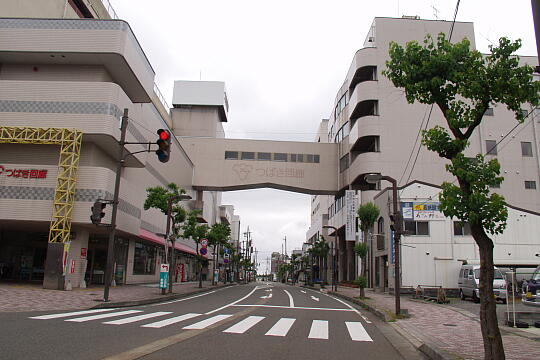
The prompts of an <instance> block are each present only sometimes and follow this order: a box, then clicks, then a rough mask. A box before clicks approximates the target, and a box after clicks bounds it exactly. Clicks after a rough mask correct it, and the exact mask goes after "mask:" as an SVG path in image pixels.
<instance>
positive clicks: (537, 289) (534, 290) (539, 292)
mask: <svg viewBox="0 0 540 360" xmlns="http://www.w3.org/2000/svg"><path fill="white" fill-rule="evenodd" d="M522 289H523V293H525V295H526V297H527V298H533V299H534V298H536V299H540V265H538V267H537V268H536V270H534V273H533V274H532V276H531V278H530V279H529V280H524V281H523V285H522Z"/></svg>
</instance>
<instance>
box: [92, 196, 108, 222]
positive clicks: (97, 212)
mask: <svg viewBox="0 0 540 360" xmlns="http://www.w3.org/2000/svg"><path fill="white" fill-rule="evenodd" d="M106 206H107V203H105V202H103V201H101V200H96V202H94V205H93V206H92V215H90V220H92V223H93V224H96V225H97V224H99V223H101V219H103V217H104V216H105V212H104V211H103V210H105V207H106Z"/></svg>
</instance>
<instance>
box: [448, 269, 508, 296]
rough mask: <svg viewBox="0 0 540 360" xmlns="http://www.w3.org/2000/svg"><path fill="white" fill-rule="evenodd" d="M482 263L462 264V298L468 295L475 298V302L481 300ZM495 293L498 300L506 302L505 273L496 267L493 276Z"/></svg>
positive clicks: (460, 288)
mask: <svg viewBox="0 0 540 360" xmlns="http://www.w3.org/2000/svg"><path fill="white" fill-rule="evenodd" d="M479 282H480V265H462V266H461V270H460V271H459V279H458V286H459V296H460V298H461V300H464V299H465V298H467V297H470V298H472V299H473V301H474V302H476V303H478V302H480V289H479ZM493 293H494V295H495V298H496V299H497V300H500V301H502V302H503V303H504V304H505V303H506V281H505V279H504V276H503V274H502V273H501V271H500V270H499V269H497V268H495V274H494V278H493Z"/></svg>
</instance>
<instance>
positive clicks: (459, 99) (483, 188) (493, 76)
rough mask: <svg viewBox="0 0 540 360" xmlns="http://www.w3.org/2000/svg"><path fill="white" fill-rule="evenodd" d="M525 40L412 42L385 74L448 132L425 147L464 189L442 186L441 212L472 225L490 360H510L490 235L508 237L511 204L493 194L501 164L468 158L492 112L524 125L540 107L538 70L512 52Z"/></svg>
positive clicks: (438, 131)
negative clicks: (476, 44) (503, 111)
mask: <svg viewBox="0 0 540 360" xmlns="http://www.w3.org/2000/svg"><path fill="white" fill-rule="evenodd" d="M520 46H521V41H520V40H517V41H515V42H512V41H510V40H508V39H506V38H501V39H500V40H499V44H498V46H490V54H489V55H486V56H484V55H482V54H480V52H478V51H475V50H471V48H470V42H469V40H467V39H464V40H462V41H461V42H458V43H455V44H452V43H450V42H449V41H448V40H447V39H446V38H445V36H444V34H440V35H439V36H438V38H437V39H436V40H433V39H432V38H431V37H430V36H427V37H426V39H425V40H424V44H423V45H420V44H418V42H415V41H413V42H409V43H407V45H406V46H405V47H402V46H400V45H398V44H396V43H392V44H390V60H389V61H387V63H386V66H387V69H386V70H385V71H384V74H385V75H386V76H387V77H388V78H389V79H390V80H391V81H392V82H393V84H394V85H395V86H396V87H399V88H403V89H404V90H405V95H406V98H407V101H408V102H409V103H413V102H414V101H418V102H420V103H423V104H432V105H437V107H438V108H439V109H440V111H441V112H442V114H443V116H444V118H445V119H446V125H447V127H443V126H435V127H434V128H432V129H429V130H427V131H424V132H423V134H422V144H423V145H425V146H426V147H427V148H428V149H429V150H431V151H434V152H436V153H437V154H439V156H440V157H442V158H444V159H447V160H448V161H449V162H450V163H449V164H447V165H446V170H447V171H448V172H450V173H451V174H452V175H454V176H455V177H456V180H457V185H455V184H453V183H449V182H445V183H443V184H442V191H441V193H440V196H439V199H440V202H441V210H442V212H443V213H444V214H445V215H446V216H449V217H456V218H458V219H459V220H460V221H462V222H468V223H469V225H470V227H471V234H472V236H473V238H474V240H475V242H476V244H477V245H478V248H479V252H480V266H481V271H480V304H481V305H480V324H481V329H482V337H483V340H484V358H485V359H504V358H505V356H504V348H503V343H502V339H501V334H500V331H499V327H498V324H497V313H496V304H495V299H494V297H493V276H494V270H493V241H492V240H491V238H490V237H489V236H488V233H489V234H498V233H501V232H502V231H503V230H504V228H505V226H506V219H507V216H508V211H507V208H506V206H505V200H504V198H503V197H502V196H500V195H498V194H496V193H490V190H489V188H490V186H497V185H499V184H500V183H501V182H502V180H503V178H502V177H501V176H500V165H499V162H498V161H497V159H492V160H489V161H486V160H485V159H484V156H483V155H481V154H478V155H476V156H475V157H474V158H470V157H466V156H465V154H464V152H465V150H466V148H467V147H468V145H469V139H470V137H471V135H473V132H474V131H475V129H476V128H477V127H478V126H479V125H480V123H481V122H482V118H483V115H484V113H485V112H486V110H487V109H488V108H489V106H490V105H493V104H495V103H501V104H504V105H506V107H507V109H508V110H510V111H512V112H513V113H514V114H515V118H516V120H517V121H518V122H523V120H524V118H525V116H524V114H523V112H522V110H521V109H522V106H523V104H524V103H529V104H531V105H533V106H537V105H538V103H539V99H538V91H539V90H540V83H538V82H534V81H533V76H532V74H533V68H532V67H530V66H520V65H519V58H518V57H517V56H514V55H513V53H514V52H515V51H516V50H517V49H519V48H520Z"/></svg>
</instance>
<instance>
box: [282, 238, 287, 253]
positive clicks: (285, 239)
mask: <svg viewBox="0 0 540 360" xmlns="http://www.w3.org/2000/svg"><path fill="white" fill-rule="evenodd" d="M283 240H284V241H285V258H287V236H285V237H284V238H283Z"/></svg>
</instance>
